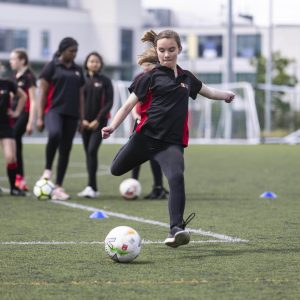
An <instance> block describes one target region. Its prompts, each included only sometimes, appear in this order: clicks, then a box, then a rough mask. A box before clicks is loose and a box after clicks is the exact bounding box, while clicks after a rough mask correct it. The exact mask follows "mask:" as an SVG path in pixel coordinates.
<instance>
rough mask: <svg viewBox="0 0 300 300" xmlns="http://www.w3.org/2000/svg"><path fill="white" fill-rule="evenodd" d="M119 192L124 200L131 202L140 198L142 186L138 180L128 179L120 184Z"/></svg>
mask: <svg viewBox="0 0 300 300" xmlns="http://www.w3.org/2000/svg"><path fill="white" fill-rule="evenodd" d="M119 190H120V193H121V195H122V197H123V198H125V199H126V200H133V199H136V198H137V197H139V196H140V194H141V192H142V186H141V184H140V183H139V181H138V180H136V179H133V178H128V179H125V180H123V181H122V182H121V184H120V187H119Z"/></svg>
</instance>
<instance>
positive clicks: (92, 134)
mask: <svg viewBox="0 0 300 300" xmlns="http://www.w3.org/2000/svg"><path fill="white" fill-rule="evenodd" d="M106 124H107V121H105V122H102V123H100V124H99V127H98V128H97V129H96V130H86V129H85V130H84V131H83V132H82V140H83V146H84V152H85V158H86V167H87V171H88V186H90V187H92V188H93V190H94V191H97V190H98V188H97V179H96V174H97V170H98V149H99V147H100V145H101V142H102V135H101V129H102V127H104V126H106Z"/></svg>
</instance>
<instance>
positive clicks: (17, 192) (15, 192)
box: [10, 188, 26, 197]
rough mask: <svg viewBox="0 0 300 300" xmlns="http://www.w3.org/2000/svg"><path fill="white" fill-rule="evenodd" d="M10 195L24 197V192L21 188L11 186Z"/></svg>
mask: <svg viewBox="0 0 300 300" xmlns="http://www.w3.org/2000/svg"><path fill="white" fill-rule="evenodd" d="M10 195H11V196H15V197H24V196H26V192H25V191H22V190H20V189H18V188H12V189H11V190H10Z"/></svg>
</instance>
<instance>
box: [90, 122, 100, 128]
mask: <svg viewBox="0 0 300 300" xmlns="http://www.w3.org/2000/svg"><path fill="white" fill-rule="evenodd" d="M98 126H99V122H98V120H94V121H92V122H91V123H90V125H89V129H91V130H96V129H97V128H98Z"/></svg>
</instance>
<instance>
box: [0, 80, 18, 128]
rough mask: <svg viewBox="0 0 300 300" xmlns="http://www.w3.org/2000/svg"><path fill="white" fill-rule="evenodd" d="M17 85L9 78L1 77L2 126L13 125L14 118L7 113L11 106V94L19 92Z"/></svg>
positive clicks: (0, 109)
mask: <svg viewBox="0 0 300 300" xmlns="http://www.w3.org/2000/svg"><path fill="white" fill-rule="evenodd" d="M17 88H18V87H17V85H16V84H15V83H14V82H12V81H11V80H8V79H0V126H1V125H10V126H12V122H13V120H12V118H11V117H10V116H9V115H8V114H7V113H8V109H9V108H10V107H11V103H10V102H11V99H10V96H11V95H10V94H11V93H13V94H14V95H15V94H16V93H17Z"/></svg>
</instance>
